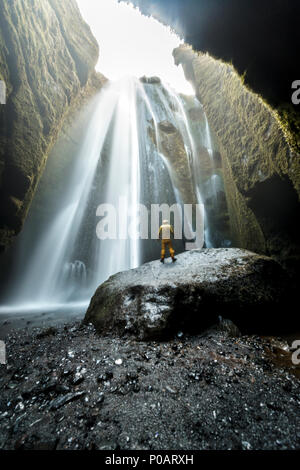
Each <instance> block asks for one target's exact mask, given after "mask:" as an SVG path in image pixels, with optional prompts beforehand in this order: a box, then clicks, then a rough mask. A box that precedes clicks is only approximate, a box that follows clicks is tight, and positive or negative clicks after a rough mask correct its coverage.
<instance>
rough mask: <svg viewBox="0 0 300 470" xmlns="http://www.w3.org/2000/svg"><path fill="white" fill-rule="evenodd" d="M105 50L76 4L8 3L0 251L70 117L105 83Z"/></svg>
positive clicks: (2, 27) (0, 34) (2, 31)
mask: <svg viewBox="0 0 300 470" xmlns="http://www.w3.org/2000/svg"><path fill="white" fill-rule="evenodd" d="M97 58H98V45H97V42H96V40H95V39H94V37H93V35H92V33H91V30H90V28H89V26H88V25H87V24H86V23H85V22H84V21H83V19H82V17H81V14H80V12H79V9H78V7H77V4H76V2H75V0H65V1H64V2H61V1H59V0H44V1H43V2H37V1H33V2H28V1H26V0H9V1H8V0H2V1H1V17H0V64H1V67H0V69H1V70H0V79H1V80H3V81H5V83H6V88H7V97H6V103H7V104H6V105H1V106H0V168H1V181H0V198H1V210H0V248H1V249H3V248H4V247H5V246H7V245H8V244H9V243H10V241H11V239H12V237H13V236H14V235H16V234H17V233H18V232H19V231H20V230H21V228H22V224H23V222H24V219H25V217H26V214H27V212H28V208H29V206H30V203H31V200H32V197H33V194H34V191H35V188H36V186H37V183H38V180H39V178H40V176H41V174H42V172H43V169H44V167H45V163H46V160H47V155H48V153H49V150H50V148H51V145H52V143H53V142H54V141H55V137H56V135H57V133H58V131H59V129H60V127H61V124H62V123H63V121H64V118H65V116H66V113H67V112H68V110H70V109H71V108H72V107H76V104H78V101H79V100H80V99H81V98H82V96H83V95H87V94H89V93H92V92H93V90H94V89H95V88H99V87H101V85H102V78H101V76H100V77H99V76H97V75H96V74H95V72H94V66H95V64H96V61H97Z"/></svg>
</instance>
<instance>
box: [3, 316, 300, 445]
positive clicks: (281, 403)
mask: <svg viewBox="0 0 300 470" xmlns="http://www.w3.org/2000/svg"><path fill="white" fill-rule="evenodd" d="M224 325H225V324H224V322H223V323H221V325H219V326H216V327H212V328H211V329H210V330H208V331H207V332H206V333H204V334H202V335H197V336H194V337H192V336H187V335H185V334H182V333H181V332H177V334H176V335H174V337H173V338H172V339H170V340H169V341H167V342H155V341H151V342H139V341H137V340H135V339H133V338H130V337H123V338H119V337H115V336H113V335H106V336H103V337H100V336H99V335H98V334H97V332H96V330H95V329H94V327H93V326H92V325H91V324H89V325H82V323H81V322H78V321H77V322H73V323H71V324H68V325H65V326H58V327H49V328H32V329H30V330H29V329H27V330H26V329H24V330H15V331H14V332H11V333H10V334H9V335H8V336H7V338H6V348H7V359H8V364H7V365H1V366H0V367H1V369H0V370H1V378H0V390H1V395H0V397H1V398H0V448H1V449H105V450H109V449H116V450H118V449H130V450H133V449H147V450H155V449H159V450H163V449H169V450H181V449H185V450H187V449H189V450H195V449H245V450H247V449H297V448H298V449H299V447H300V445H299V443H300V431H299V429H300V428H299V425H300V419H299V404H300V399H299V391H300V386H299V377H300V369H299V366H297V367H296V366H293V365H292V362H291V352H290V351H288V345H287V344H286V343H285V342H284V341H282V340H280V339H278V338H277V339H276V338H268V337H258V336H239V335H238V332H237V331H236V330H235V329H234V328H229V329H227V328H226V327H225V326H226V325H225V326H224ZM228 331H229V333H228ZM232 335H234V336H232Z"/></svg>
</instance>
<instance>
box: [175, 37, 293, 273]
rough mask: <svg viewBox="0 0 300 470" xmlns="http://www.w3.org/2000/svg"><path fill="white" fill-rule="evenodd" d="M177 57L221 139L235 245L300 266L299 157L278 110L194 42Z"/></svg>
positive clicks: (219, 141) (181, 48) (177, 50)
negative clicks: (198, 50) (197, 49)
mask: <svg viewBox="0 0 300 470" xmlns="http://www.w3.org/2000/svg"><path fill="white" fill-rule="evenodd" d="M173 55H174V58H175V62H176V64H177V65H178V64H182V66H183V68H184V71H185V74H186V77H187V79H189V80H190V81H191V82H192V83H193V85H194V88H195V91H196V94H197V97H198V99H199V100H200V102H201V103H202V105H203V107H204V109H205V112H206V115H207V118H208V121H209V124H210V126H211V128H212V129H213V131H214V134H215V135H216V137H217V140H218V144H219V148H220V153H221V155H222V161H223V168H224V180H225V188H226V195H227V201H228V206H229V213H230V222H231V228H232V232H233V238H234V240H235V243H236V245H237V246H239V247H243V248H248V249H251V250H255V251H257V252H266V253H268V254H270V255H272V256H274V257H276V258H278V259H279V260H281V261H282V262H284V263H286V264H287V265H289V266H291V267H292V266H293V265H294V264H295V263H296V264H298V262H299V259H300V256H299V253H300V250H299V242H298V239H299V237H298V233H297V227H296V226H295V220H297V218H298V217H299V193H300V173H299V170H300V168H299V155H298V154H297V153H296V152H295V151H294V150H293V149H292V147H291V146H290V145H289V143H288V140H289V139H288V135H287V133H286V131H285V130H284V128H283V127H282V125H281V122H280V119H279V117H278V114H277V113H276V112H275V111H274V110H273V109H272V108H271V107H270V106H269V105H268V104H266V103H265V102H264V101H263V99H262V98H261V97H260V96H258V95H257V94H255V93H254V92H252V91H250V90H249V89H248V88H247V87H246V86H245V85H244V83H243V79H242V78H241V77H240V76H239V75H238V74H237V72H236V71H235V69H234V68H233V66H232V65H230V64H227V63H224V62H222V61H219V60H216V59H214V58H212V57H211V56H209V55H208V54H201V53H195V52H194V51H193V50H192V48H191V47H189V46H181V47H179V48H177V49H175V50H174V52H173Z"/></svg>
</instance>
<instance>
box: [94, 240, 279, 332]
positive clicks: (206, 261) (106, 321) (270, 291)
mask: <svg viewBox="0 0 300 470" xmlns="http://www.w3.org/2000/svg"><path fill="white" fill-rule="evenodd" d="M287 295H288V279H287V277H286V274H285V271H284V270H283V269H282V268H281V266H280V265H279V264H278V263H277V262H276V261H274V260H273V259H271V258H268V257H266V256H261V255H257V254H255V253H252V252H250V251H246V250H241V249H233V248H231V249H202V250H192V251H189V252H185V253H182V254H180V255H178V256H177V261H176V263H171V262H170V261H169V260H167V261H166V263H165V264H161V263H160V262H159V261H152V262H150V263H147V264H144V265H143V266H141V267H139V268H136V269H131V270H129V271H123V272H120V273H118V274H115V275H114V276H111V277H110V278H109V279H108V280H107V281H106V282H104V283H103V284H102V285H100V286H99V287H98V289H97V290H96V292H95V294H94V296H93V298H92V299H91V302H90V305H89V308H88V310H87V312H86V316H85V322H91V323H93V324H94V326H95V327H96V329H97V330H98V332H100V333H109V332H114V333H117V334H119V335H123V334H131V335H134V336H136V337H137V338H139V339H140V340H144V339H150V338H153V339H159V338H164V337H167V336H170V335H171V334H174V333H176V332H178V331H188V332H195V333H196V332H199V331H201V330H203V329H205V328H207V327H208V326H209V325H212V324H214V323H216V321H217V319H218V316H219V315H221V316H223V317H225V318H229V319H231V320H232V321H234V322H235V324H237V325H238V327H239V328H241V329H242V331H247V332H257V333H258V332H261V331H263V330H265V331H268V332H270V333H271V332H272V330H273V327H274V326H276V320H277V317H276V312H277V308H278V307H282V306H283V305H286V301H287ZM277 323H278V322H277ZM277 326H278V324H277Z"/></svg>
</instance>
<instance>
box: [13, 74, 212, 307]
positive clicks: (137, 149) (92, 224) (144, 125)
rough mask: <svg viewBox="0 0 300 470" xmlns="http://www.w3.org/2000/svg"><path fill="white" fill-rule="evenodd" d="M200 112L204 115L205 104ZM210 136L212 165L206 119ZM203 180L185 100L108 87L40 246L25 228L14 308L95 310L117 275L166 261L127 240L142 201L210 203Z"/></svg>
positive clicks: (155, 91)
mask: <svg viewBox="0 0 300 470" xmlns="http://www.w3.org/2000/svg"><path fill="white" fill-rule="evenodd" d="M194 106H196V107H199V108H201V104H200V103H199V102H198V101H197V100H196V98H195V99H194ZM162 123H167V125H170V126H173V128H174V129H175V130H176V132H177V131H178V133H179V134H178V135H179V136H180V139H181V140H180V139H179V141H180V142H181V141H182V142H183V149H181V150H180V151H181V154H180V155H181V156H180V158H181V160H182V161H181V162H180V164H181V169H182V168H183V169H184V172H185V174H186V175H190V178H186V181H188V184H189V185H190V186H187V187H185V186H184V185H183V186H182V187H181V186H180V184H181V179H180V177H181V176H182V175H180V174H179V175H178V169H176V161H175V162H174V158H175V157H176V155H175V156H174V155H172V152H171V154H166V151H165V150H164V145H163V144H164V142H163V137H162V135H163V132H162V130H161V126H162ZM173 128H172V129H173ZM202 131H203V130H202ZM204 133H205V137H204V138H203V142H202V145H204V146H206V147H207V149H208V151H209V152H211V154H210V155H211V157H212V144H211V139H210V133H209V127H208V123H207V120H206V127H205V132H204ZM176 158H177V157H176ZM200 173H201V169H200V167H199V162H198V153H197V145H196V143H195V136H194V135H193V129H192V128H191V125H190V119H189V116H188V114H187V111H186V109H185V104H184V100H183V98H182V97H181V96H179V95H178V94H177V93H176V92H174V91H173V90H172V89H171V88H170V87H169V86H167V85H166V84H163V83H156V84H151V83H141V81H140V80H138V79H135V78H131V77H128V78H124V79H122V80H120V81H119V82H116V83H112V82H110V83H108V85H106V86H105V87H104V88H103V89H102V90H101V92H100V93H99V96H98V97H97V99H96V101H95V105H94V107H93V112H92V113H91V116H90V120H89V124H88V127H87V129H86V132H85V137H84V139H83V140H82V142H81V144H80V147H79V149H78V150H77V152H76V154H75V155H74V159H73V165H72V171H71V173H70V175H69V176H68V178H67V179H66V181H64V186H63V191H62V194H63V196H62V197H61V199H60V200H59V204H58V209H57V210H56V212H55V214H54V216H53V217H49V220H48V221H47V223H46V226H45V227H43V228H41V229H40V232H39V234H38V241H37V243H36V244H35V245H34V246H32V243H31V236H30V233H31V231H32V230H33V228H32V226H31V225H32V224H31V223H30V219H29V220H28V221H27V223H26V224H25V229H24V233H23V234H21V236H20V241H19V244H20V246H21V251H22V253H23V254H22V256H21V257H20V259H21V260H22V262H20V263H19V265H18V263H17V266H16V270H15V272H16V275H15V279H14V280H13V282H12V285H11V288H10V291H9V293H10V295H8V298H7V304H14V305H25V304H28V305H32V304H33V305H40V306H41V308H42V307H43V308H44V307H45V306H47V305H58V304H59V305H61V304H64V303H68V302H71V301H81V302H88V300H89V299H90V297H91V295H92V294H93V292H94V290H95V289H96V287H97V286H98V285H99V284H100V283H101V282H103V281H105V280H106V279H107V278H108V277H109V276H110V275H112V274H114V273H116V272H118V271H121V270H126V269H129V268H134V267H137V266H139V265H140V264H141V263H142V262H144V261H147V260H151V259H157V258H158V257H159V245H158V244H157V241H156V240H140V239H139V238H138V235H136V236H131V237H128V233H129V232H130V233H131V235H132V234H133V232H135V229H136V228H137V227H138V226H139V222H140V221H139V216H138V206H139V203H143V204H144V205H146V206H147V207H150V205H151V204H162V203H166V204H168V205H172V204H174V203H180V204H181V205H183V204H184V203H195V202H196V203H197V204H199V205H203V197H202V192H203V188H202V186H201V184H200V183H199V181H200V176H201V175H200ZM186 184H187V183H186ZM100 203H101V204H103V203H106V204H107V205H110V207H114V208H116V210H117V212H118V213H117V216H116V220H115V223H116V227H115V229H116V236H114V237H111V238H107V239H103V240H99V237H97V234H96V233H97V232H96V229H97V223H98V222H99V220H101V219H100V217H103V216H104V215H105V214H104V213H103V212H101V211H100V212H98V209H97V211H96V210H94V209H96V208H97V206H98V205H99V204H100ZM101 207H103V206H101ZM107 207H108V206H107ZM189 223H190V224H191V225H192V221H189ZM174 244H175V248H176V251H177V252H178V251H183V250H184V244H183V241H182V240H175V241H174ZM207 244H208V243H207ZM17 261H18V260H17Z"/></svg>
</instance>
